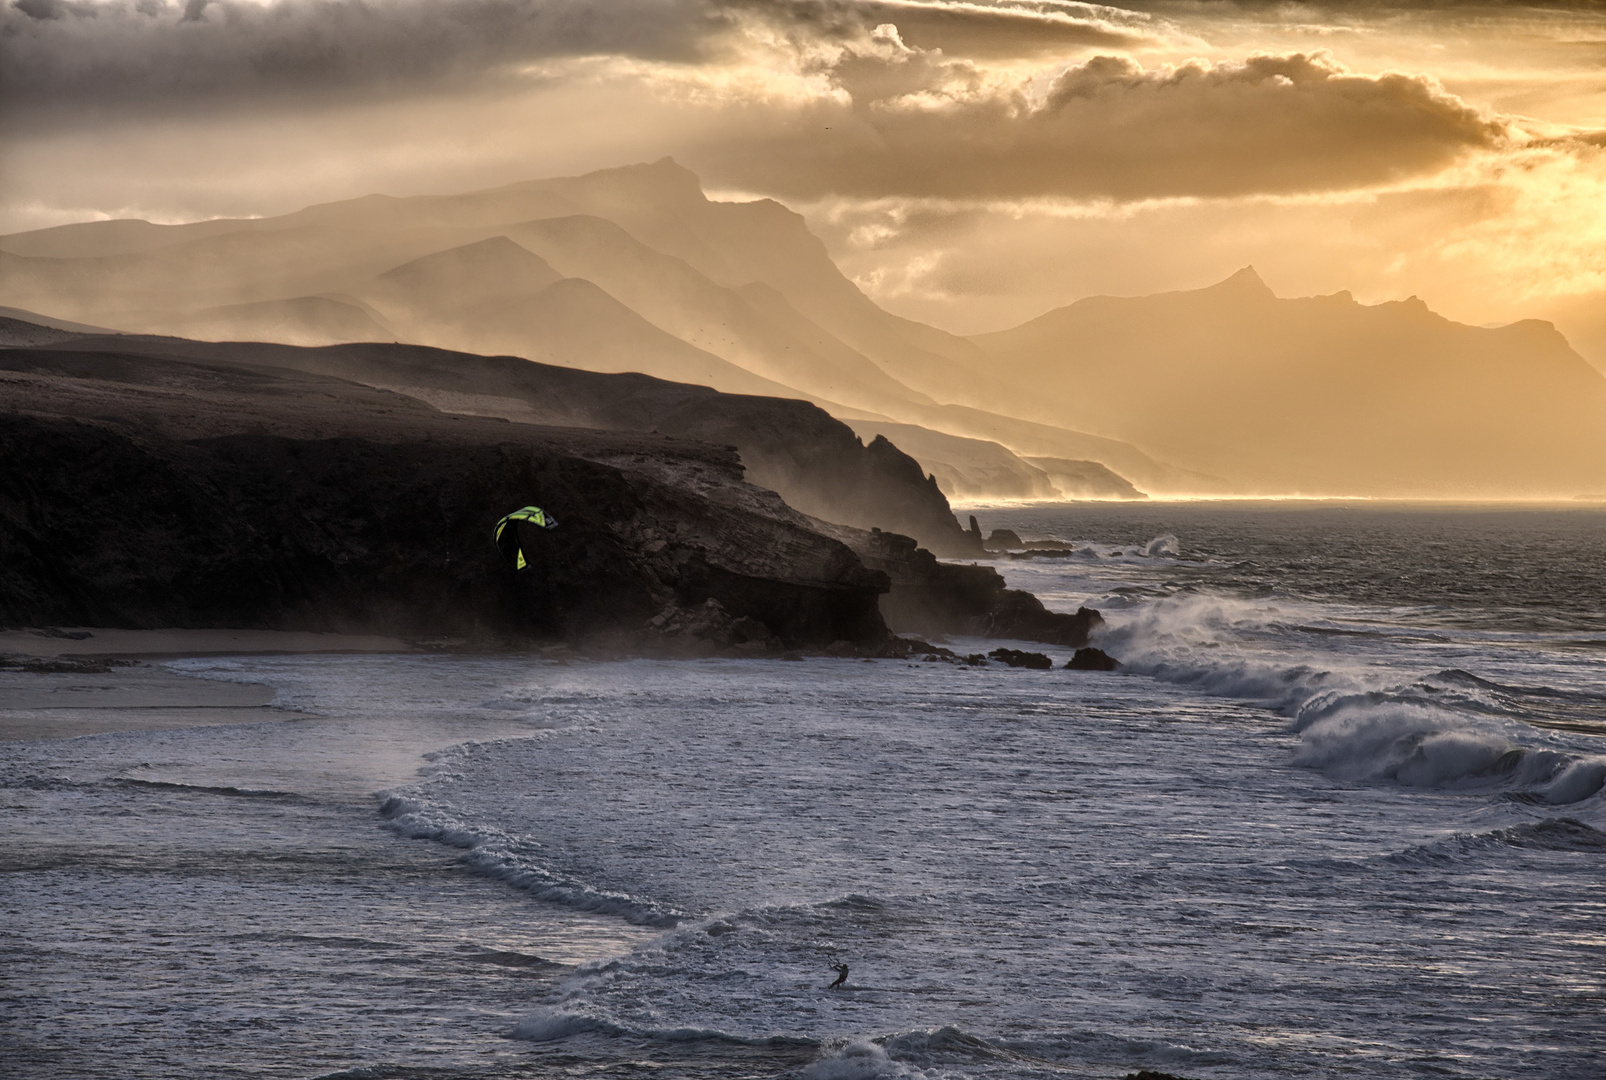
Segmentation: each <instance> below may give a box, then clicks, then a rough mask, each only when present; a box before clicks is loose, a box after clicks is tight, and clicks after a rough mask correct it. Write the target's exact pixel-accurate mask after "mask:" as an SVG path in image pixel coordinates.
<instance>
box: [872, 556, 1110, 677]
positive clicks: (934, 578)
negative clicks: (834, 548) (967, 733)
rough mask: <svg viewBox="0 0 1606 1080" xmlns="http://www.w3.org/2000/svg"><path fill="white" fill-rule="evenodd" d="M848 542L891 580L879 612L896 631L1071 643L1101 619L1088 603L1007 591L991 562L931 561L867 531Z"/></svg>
mask: <svg viewBox="0 0 1606 1080" xmlns="http://www.w3.org/2000/svg"><path fill="white" fill-rule="evenodd" d="M855 541H856V542H853V546H854V550H855V551H857V552H858V554H859V557H860V558H861V559H863V560H864V564H865V565H866V566H867V567H870V568H871V569H874V570H880V571H883V572H884V573H886V575H887V576H888V578H889V579H890V580H891V590H890V591H889V592H888V593H887V595H886V596H885V597H883V598H882V601H881V611H882V614H883V615H884V616H885V617H886V620H887V624H888V625H889V626H890V627H892V628H893V629H894V630H895V631H897V632H899V633H911V634H922V635H930V636H939V635H944V634H971V635H977V636H982V637H996V638H1014V639H1018V640H1022V641H1042V642H1046V643H1049V644H1053V645H1064V646H1069V647H1073V648H1074V647H1078V646H1082V645H1086V644H1087V640H1088V635H1089V634H1090V633H1091V632H1092V630H1093V628H1094V627H1096V626H1099V625H1102V624H1103V622H1104V620H1103V618H1101V617H1100V615H1099V613H1098V612H1097V611H1094V610H1092V609H1091V608H1078V609H1077V611H1076V614H1074V615H1066V614H1062V613H1059V612H1053V611H1049V610H1047V609H1046V608H1044V607H1043V603H1042V601H1040V600H1038V599H1037V597H1035V596H1033V595H1032V594H1031V593H1028V592H1022V591H1020V590H1018V589H1010V588H1007V587H1006V586H1005V584H1004V579H1003V576H1002V575H1000V574H999V573H998V571H996V570H994V569H993V568H992V567H990V566H974V565H967V564H959V563H944V562H939V561H938V560H937V557H936V556H935V555H933V554H932V553H931V552H929V551H927V550H925V549H924V548H922V547H920V546H919V544H918V543H917V542H916V541H915V540H914V539H913V538H911V537H907V536H899V535H897V534H895V533H887V532H880V531H872V532H871V533H869V534H868V535H862V534H861V536H859V537H857V538H855Z"/></svg>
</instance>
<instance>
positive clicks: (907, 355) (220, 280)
mask: <svg viewBox="0 0 1606 1080" xmlns="http://www.w3.org/2000/svg"><path fill="white" fill-rule="evenodd" d="M0 303H4V304H8V305H14V306H15V307H18V308H22V309H26V310H29V311H37V312H45V313H47V314H48V315H50V316H52V317H54V318H57V319H68V320H75V321H80V322H83V323H89V324H94V325H98V326H113V327H117V328H119V329H123V330H131V331H139V332H150V333H180V334H187V335H190V336H198V337H209V338H214V339H268V340H275V341H281V342H287V343H295V344H320V343H331V342H340V341H360V340H382V341H391V340H400V341H408V342H414V343H420V344H429V345H434V346H438V347H443V348H452V349H460V350H468V351H473V352H479V353H506V354H509V355H514V356H522V357H525V358H528V359H532V360H539V361H543V362H546V363H552V364H557V365H561V366H566V367H576V368H586V369H590V370H597V371H607V372H620V371H640V372H644V373H648V374H652V375H655V376H658V377H661V378H665V379H670V380H675V381H681V382H693V383H699V384H702V385H707V386H711V387H714V388H716V389H719V390H723V391H728V392H737V393H749V394H762V395H780V396H794V397H800V398H803V399H805V400H808V401H811V402H813V403H815V404H817V405H820V406H821V407H823V408H825V409H827V411H830V412H832V413H833V414H834V415H836V416H838V417H840V418H843V419H850V420H853V421H855V422H857V421H873V422H878V423H884V424H885V423H896V424H903V425H917V426H918V427H920V428H924V429H926V432H927V434H928V435H932V437H930V438H928V437H927V436H926V435H922V434H921V433H919V432H917V431H914V430H906V431H905V434H904V438H905V439H906V440H909V441H917V440H918V441H920V442H921V444H922V445H923V446H925V447H927V449H928V456H929V457H931V459H932V460H931V463H930V464H928V466H927V467H928V469H930V470H935V468H936V466H937V465H939V464H943V462H942V461H941V460H940V457H939V456H938V455H937V452H936V450H935V448H936V447H937V446H939V445H944V444H943V443H942V441H941V440H940V439H938V438H936V437H935V435H934V434H933V433H935V434H942V435H948V436H956V437H960V438H964V439H980V440H985V441H987V442H991V443H997V444H999V445H1000V446H1001V447H1003V448H1005V449H1006V451H1008V452H1009V453H1011V454H1012V455H1014V456H1015V457H1016V458H1017V459H1018V458H1021V457H1041V458H1052V459H1057V460H1063V461H1068V462H1095V463H1098V464H1101V465H1102V466H1104V467H1106V468H1108V469H1110V470H1113V471H1114V472H1115V473H1117V474H1119V477H1118V479H1121V478H1124V479H1126V480H1130V481H1132V482H1134V483H1135V484H1137V485H1138V486H1139V487H1141V488H1143V489H1144V490H1146V491H1151V492H1157V493H1168V492H1169V493H1180V492H1200V493H1203V492H1220V493H1225V492H1231V491H1235V490H1237V491H1249V490H1258V491H1265V492H1272V493H1288V492H1298V491H1303V492H1307V493H1353V494H1391V495H1452V494H1453V495H1491V496H1511V495H1520V494H1554V495H1567V494H1571V493H1574V492H1577V491H1583V490H1600V489H1601V488H1602V486H1603V485H1606V476H1603V475H1602V474H1603V472H1606V379H1603V378H1602V377H1601V375H1600V374H1599V373H1598V372H1596V371H1594V370H1593V369H1591V368H1590V367H1589V366H1588V365H1587V364H1585V363H1584V362H1583V361H1582V360H1581V359H1580V358H1579V357H1578V355H1577V354H1576V353H1574V352H1573V351H1572V350H1571V349H1569V348H1568V346H1567V343H1566V342H1565V341H1564V340H1563V339H1562V338H1561V336H1560V335H1559V334H1557V333H1556V332H1555V331H1554V330H1553V329H1551V328H1550V327H1549V326H1548V325H1547V324H1539V323H1519V324H1516V325H1514V326H1511V327H1506V328H1502V329H1496V330H1489V329H1477V328H1473V327H1468V326H1461V325H1458V324H1455V323H1451V322H1449V321H1448V320H1445V319H1442V318H1440V317H1438V316H1436V315H1434V314H1433V313H1431V312H1429V311H1428V310H1427V309H1426V308H1425V307H1424V306H1422V305H1421V304H1420V302H1417V301H1406V302H1401V303H1395V304H1382V305H1376V306H1372V307H1366V306H1362V305H1359V304H1356V303H1355V302H1354V301H1353V299H1351V298H1350V297H1349V296H1348V294H1338V295H1336V296H1330V297H1310V298H1303V299H1298V300H1281V299H1278V298H1277V297H1276V296H1274V295H1273V294H1272V292H1271V290H1270V289H1268V288H1267V287H1266V286H1265V284H1264V283H1263V282H1261V281H1260V279H1259V278H1258V276H1256V275H1255V274H1254V273H1253V271H1252V270H1246V271H1243V272H1240V273H1239V274H1236V275H1234V276H1233V277H1232V278H1229V279H1228V280H1227V281H1225V282H1222V283H1220V284H1218V285H1216V286H1212V287H1211V288H1208V289H1201V290H1195V291H1192V292H1178V293H1168V294H1164V295H1160V296H1151V297H1137V298H1126V299H1122V298H1113V297H1094V298H1090V299H1086V300H1082V301H1079V302H1077V303H1075V304H1072V305H1070V306H1068V307H1065V308H1061V309H1058V310H1056V311H1052V312H1049V313H1048V314H1046V315H1044V316H1042V317H1040V318H1038V319H1034V320H1032V321H1030V322H1028V323H1026V324H1024V325H1022V326H1019V327H1016V328H1014V329H1012V330H1006V331H1002V332H1000V333H995V334H986V335H980V336H978V337H975V338H973V339H965V338H960V337H956V336H954V335H952V334H948V333H945V332H943V331H941V330H938V329H935V328H933V327H929V326H924V325H922V324H919V323H915V322H912V321H910V320H907V319H902V318H899V317H897V316H894V315H892V314H890V313H888V312H886V311H884V310H882V309H881V308H880V307H878V306H877V305H876V304H875V303H873V302H872V301H871V300H870V299H869V298H868V297H866V296H865V295H864V294H863V293H862V292H861V291H860V290H859V289H858V288H857V287H856V286H855V285H854V284H853V283H852V282H851V281H849V280H848V279H847V278H846V277H844V276H843V275H842V273H841V272H840V271H839V270H838V269H837V267H836V266H835V265H834V264H833V263H832V261H831V259H830V257H829V255H828V253H827V252H826V249H825V247H824V245H823V244H822V243H821V242H820V241H819V239H818V238H817V237H815V236H813V235H812V234H811V233H809V231H808V229H807V228H806V226H805V224H804V221H803V219H802V218H801V217H800V216H799V215H797V214H795V213H793V212H792V211H790V210H788V209H786V208H785V207H783V206H781V205H780V204H778V203H775V202H773V201H770V200H758V201H755V202H747V203H722V202H711V201H709V200H708V199H707V198H706V196H704V194H703V192H702V189H701V186H700V184H699V182H698V180H697V177H696V176H695V175H693V174H692V173H690V172H689V171H687V170H685V169H683V168H681V167H680V166H679V165H677V164H675V163H674V162H673V161H670V160H668V159H665V160H663V161H659V162H656V163H653V164H650V165H637V166H629V167H625V168H619V169H609V170H603V171H601V172H595V173H590V174H587V175H584V176H578V177H565V178H558V179H550V180H536V181H529V182H525V183H519V184H512V185H508V186H505V187H501V188H496V189H492V190H488V191H479V192H470V193H467V194H462V195H449V196H417V197H411V198H391V197H387V196H368V197H364V198H360V199H351V200H347V201H344V202H338V203H330V204H326V205H322V206H314V207H308V208H307V209H305V210H301V211H297V212H296V213H293V214H286V215H283V216H281V217H277V218H264V219H252V220H238V221H208V222H197V223H194V224H190V225H174V226H158V225H151V224H149V223H146V222H136V221H107V222H88V223H83V224H80V225H70V226H63V227H59V228H54V229H45V230H39V231H36V232H31V233H25V234H18V235H16V236H9V237H0ZM946 445H949V446H950V447H952V446H954V445H957V444H946ZM945 452H946V451H945ZM916 456H917V457H918V454H917V455H916ZM949 456H950V457H952V456H953V455H952V453H949ZM950 464H951V462H950ZM1023 466H1024V467H1025V468H1027V469H1032V468H1035V467H1034V466H1031V465H1029V464H1027V463H1023ZM1012 468H1015V466H1012ZM1073 473H1074V470H1073V472H1068V473H1065V474H1064V475H1066V476H1067V477H1069V476H1072V475H1073ZM1021 475H1023V476H1029V475H1030V473H1022V474H1021ZM1090 475H1091V474H1090ZM1018 479H1019V477H1017V480H1018ZM1089 482H1090V483H1091V482H1094V481H1092V480H1090V481H1089ZM998 494H1004V493H1003V492H999V493H998Z"/></svg>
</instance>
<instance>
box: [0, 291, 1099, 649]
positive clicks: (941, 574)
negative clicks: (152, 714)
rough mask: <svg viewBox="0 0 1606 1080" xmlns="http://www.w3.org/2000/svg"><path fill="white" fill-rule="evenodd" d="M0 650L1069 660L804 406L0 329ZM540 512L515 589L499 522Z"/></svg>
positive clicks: (497, 363)
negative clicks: (290, 634)
mask: <svg viewBox="0 0 1606 1080" xmlns="http://www.w3.org/2000/svg"><path fill="white" fill-rule="evenodd" d="M0 388H3V389H0V458H3V460H4V461H5V462H6V466H7V467H6V468H5V469H4V470H0V626H7V627H19V626H35V627H38V626H101V627H118V628H130V629H133V628H147V629H154V628H169V627H189V628H241V629H261V630H296V631H313V632H343V633H367V634H375V633H381V634H389V635H394V636H397V637H402V638H405V639H409V640H415V641H418V640H448V639H449V640H453V641H458V642H461V643H463V644H464V645H466V646H468V647H495V648H509V647H511V648H519V647H527V646H531V645H538V644H552V643H565V644H570V645H577V646H582V647H589V648H595V649H611V650H614V651H620V652H647V653H655V652H669V653H677V652H679V653H693V654H695V653H706V652H711V651H712V652H732V653H738V654H757V655H762V654H772V653H779V652H781V651H783V650H789V649H804V650H809V649H812V650H829V651H832V652H837V653H843V654H850V655H898V654H899V653H900V652H907V651H908V649H909V644H908V642H907V641H906V640H904V639H900V638H898V637H896V636H895V635H896V634H897V633H906V634H917V635H926V636H933V635H939V634H950V633H959V634H981V635H988V636H997V637H1010V638H1018V639H1025V640H1036V641H1044V642H1051V643H1054V644H1058V645H1062V646H1073V647H1074V646H1081V645H1084V644H1086V641H1087V636H1088V631H1089V629H1090V628H1091V627H1092V626H1093V625H1095V624H1096V623H1097V622H1098V621H1099V620H1098V615H1097V613H1096V612H1091V611H1085V610H1084V611H1079V612H1078V613H1077V614H1075V615H1062V614H1055V613H1051V612H1048V611H1045V610H1044V608H1043V606H1042V605H1041V604H1040V603H1039V602H1038V601H1037V600H1036V599H1035V598H1034V597H1032V596H1030V595H1029V594H1026V593H1022V592H1018V591H1012V590H1008V589H1006V588H1005V587H1004V582H1003V580H1002V578H1001V577H999V575H998V574H997V573H996V572H995V571H993V570H992V569H991V568H989V567H979V566H971V565H964V564H957V563H946V562H942V561H939V556H942V557H947V558H953V557H961V558H962V557H965V556H980V555H981V554H982V548H981V538H980V536H979V535H978V534H976V533H973V532H968V531H966V530H964V529H962V528H961V526H960V525H959V523H958V522H957V521H956V520H955V518H954V516H953V514H952V512H951V510H950V508H949V506H948V504H947V501H946V499H945V498H944V497H943V495H942V493H941V492H940V491H939V490H938V489H937V487H936V484H935V483H934V482H933V481H932V480H931V479H930V478H929V477H927V476H925V475H923V473H922V472H921V469H920V467H919V465H918V464H917V463H916V462H915V461H914V460H913V459H912V458H910V457H908V456H907V455H905V454H904V453H902V452H901V451H900V450H898V449H897V448H896V447H895V446H893V445H892V444H891V443H890V442H888V441H887V440H885V439H877V440H874V441H873V442H871V443H870V444H869V445H868V446H866V445H864V444H863V443H861V442H860V440H859V439H858V437H856V436H855V435H854V434H853V432H852V431H851V430H850V429H849V428H848V427H847V426H846V425H844V424H842V423H840V422H838V421H837V420H835V419H833V418H832V417H831V416H829V415H828V414H827V413H825V412H824V411H823V410H821V409H819V408H817V407H815V406H814V405H811V404H809V403H807V402H803V401H795V400H787V399H783V398H775V397H757V396H746V395H736V394H724V393H719V392H717V391H714V390H711V389H707V388H705V387H699V386H691V385H686V384H682V383H673V382H666V381H663V380H660V379H655V378H651V377H648V376H645V375H635V374H598V373H593V372H586V371H579V370H575V369H571V368H563V367H556V366H550V365H545V364H540V363H534V362H531V361H527V360H523V359H519V358H515V357H507V356H489V357H488V356H477V355H473V354H468V353H459V352H451V351H446V350H441V349H433V348H426V347H420V346H410V345H396V344H354V345H336V346H330V347H325V348H299V347H295V346H288V345H277V344H264V343H249V342H246V343H211V342H199V341H190V340H186V339H181V338H162V337H140V336H134V335H95V334H87V333H80V332H75V331H72V330H66V329H56V328H52V327H47V326H41V325H38V324H35V323H31V322H26V321H22V320H18V319H0ZM531 503H534V504H538V505H541V506H543V507H545V508H546V509H548V510H550V511H551V512H552V513H554V514H555V515H556V516H557V518H558V520H559V522H560V526H559V528H557V529H555V530H552V531H550V532H546V533H543V534H542V535H541V537H540V539H539V541H538V543H539V544H540V546H541V548H542V550H540V551H539V552H537V553H536V554H538V555H539V558H537V559H535V560H532V565H531V566H530V568H528V569H526V570H523V571H517V570H515V569H513V568H512V567H511V566H509V565H508V564H507V563H506V562H505V561H504V560H503V559H502V557H501V555H500V553H499V552H498V551H497V550H496V548H495V547H493V545H492V544H491V542H490V530H491V527H492V525H493V523H494V522H495V521H496V520H497V519H498V518H499V517H500V516H501V515H503V514H505V513H507V512H508V511H510V510H513V509H515V508H517V507H520V506H523V505H526V504H531Z"/></svg>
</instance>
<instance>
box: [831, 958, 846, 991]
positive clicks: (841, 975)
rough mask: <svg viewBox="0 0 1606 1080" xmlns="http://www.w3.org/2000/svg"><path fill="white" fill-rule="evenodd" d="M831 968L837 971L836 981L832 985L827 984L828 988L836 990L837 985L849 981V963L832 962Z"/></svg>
mask: <svg viewBox="0 0 1606 1080" xmlns="http://www.w3.org/2000/svg"><path fill="white" fill-rule="evenodd" d="M831 970H832V971H834V972H836V982H834V983H832V984H831V985H830V986H827V987H826V989H827V990H835V989H836V988H837V987H839V986H841V985H842V984H843V983H845V982H847V981H848V965H846V964H832V965H831Z"/></svg>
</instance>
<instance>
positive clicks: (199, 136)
mask: <svg viewBox="0 0 1606 1080" xmlns="http://www.w3.org/2000/svg"><path fill="white" fill-rule="evenodd" d="M1603 132H1606V5H1601V4H1595V3H1589V4H1578V3H1574V4H1560V5H1551V6H1547V7H1543V8H1541V7H1537V6H1528V5H1521V4H1486V5H1465V4H1454V5H1452V4H1432V3H1423V4H1416V5H1386V4H1373V3H1363V4H1299V3H1276V4H1261V3H1249V2H1246V3H1211V2H1193V3H1150V4H1137V5H1133V6H1131V7H1115V6H1098V5H1088V4H1077V3H1063V2H1056V0H1021V2H1007V0H1006V2H987V0H976V2H968V3H959V2H943V0H931V2H924V0H876V2H866V3H854V2H850V0H796V2H784V0H783V2H758V0H746V2H743V0H611V2H602V0H555V2H554V0H549V2H540V0H370V2H366V3H362V2H358V0H187V3H185V4H177V3H167V2H164V0H133V2H128V0H15V2H11V3H8V4H7V6H6V7H5V8H4V9H3V13H0V138H3V139H4V145H5V147H6V150H5V153H4V156H3V158H0V231H4V232H13V231H19V230H23V229H29V228H37V227H42V226H47V225H54V224H60V223H64V222H68V221H75V220H84V219H91V218H100V217H144V218H148V219H150V220H155V221H178V220H193V219H197V218H205V217H214V216H244V215H267V214H275V213H282V212H285V211H288V210H292V209H296V208H298V207H300V206H303V205H307V204H309V203H314V202H320V201H327V200H331V199H337V198H344V197H351V196H357V195H363V194H368V193H370V192H375V191H380V192H386V193H390V194H398V195H405V194H414V193H422V192H452V191H462V190H468V189H471V188H475V187H482V186H489V185H493V184H499V183H506V182H511V181H514V180H520V179H526V178H531V177H539V176H549V175H558V174H565V173H574V172H580V171H585V170H589V169H593V168H601V167H607V166H612V165H618V164H624V163H628V162H633V161H644V160H652V159H656V158H658V157H661V156H664V155H673V156H674V157H675V158H676V159H677V160H679V161H680V162H682V163H683V164H685V165H687V166H688V167H690V168H692V169H693V170H695V171H697V172H698V173H699V174H700V175H701V176H702V177H703V179H704V183H705V186H706V187H707V188H708V190H710V191H711V192H714V193H718V194H720V195H722V196H723V197H743V198H750V197H761V196H769V197H774V198H777V199H780V200H781V201H783V202H785V203H786V204H787V205H789V206H792V207H793V208H794V209H797V210H799V211H801V212H803V213H804V214H805V215H806V216H807V217H808V219H809V222H810V224H811V226H812V227H813V228H814V229H815V230H816V231H817V232H818V233H819V234H820V235H821V236H822V238H824V239H825V241H826V243H827V245H828V246H829V248H830V250H831V252H832V254H833V255H834V256H835V257H836V259H837V260H838V262H839V264H840V265H841V266H842V267H843V269H844V271H845V272H847V273H848V274H849V275H850V276H851V277H853V278H854V279H855V280H857V281H858V282H859V283H860V284H861V286H862V287H863V288H865V290H866V291H867V292H869V293H870V294H871V295H872V296H874V297H875V298H876V299H877V300H878V301H880V302H881V303H883V304H884V305H885V306H887V307H889V308H891V309H892V310H895V311H897V312H899V313H901V314H906V315H909V316H912V317H915V318H920V319H923V320H926V321H929V322H932V323H935V324H937V325H941V326H944V327H946V328H949V329H953V330H957V331H961V332H977V331H982V330H992V329H998V328H1001V327H1004V326H1007V325H1012V324H1014V323H1017V322H1020V321H1022V320H1024V319H1027V318H1030V317H1032V316H1035V315H1037V314H1039V313H1041V312H1043V311H1045V310H1048V309H1050V308H1052V307H1056V306H1059V305H1061V304H1065V303H1068V302H1070V301H1072V300H1074V299H1076V298H1078V297H1080V296H1084V295H1089V294H1095V293H1120V294H1134V293H1145V292H1154V291H1160V290H1167V289H1175V288H1188V287H1195V286H1200V285H1204V284H1208V283H1210V282H1212V281H1214V280H1218V279H1220V278H1222V277H1225V276H1226V275H1227V274H1229V273H1231V272H1232V271H1233V270H1235V269H1237V268H1238V267H1240V266H1243V265H1245V264H1249V263H1253V264H1254V265H1255V266H1256V268H1257V269H1258V270H1259V271H1260V273H1261V275H1262V276H1263V277H1264V278H1265V280H1266V281H1267V282H1268V283H1269V284H1270V285H1271V286H1272V288H1273V289H1275V290H1276V291H1277V292H1278V293H1280V294H1282V295H1308V294H1315V293H1330V292H1336V291H1339V290H1342V289H1349V290H1352V291H1353V292H1354V293H1355V295H1356V297H1357V298H1358V299H1361V300H1362V301H1363V302H1371V301H1376V300H1383V299H1392V298H1398V297H1403V296H1407V295H1412V294H1415V295H1419V296H1421V297H1422V298H1423V299H1424V300H1426V301H1427V302H1428V303H1429V305H1430V306H1432V307H1434V308H1435V309H1436V310H1439V311H1441V312H1443V313H1444V314H1446V315H1448V316H1450V317H1451V318H1455V319H1458V320H1461V321H1464V322H1469V323H1474V324H1485V323H1494V322H1503V321H1510V320H1513V319H1516V318H1522V317H1531V316H1538V317H1550V318H1554V319H1556V321H1557V322H1558V324H1559V325H1560V326H1561V328H1562V329H1563V330H1564V332H1566V333H1567V334H1568V335H1569V338H1570V339H1571V340H1573V341H1574V343H1575V344H1576V345H1577V346H1578V347H1579V348H1580V350H1581V351H1583V352H1584V353H1585V354H1586V355H1588V356H1590V357H1591V358H1592V359H1594V360H1595V361H1596V362H1597V363H1606V260H1603V258H1602V254H1601V253H1602V252H1606V135H1603V134H1602V133H1603Z"/></svg>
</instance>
